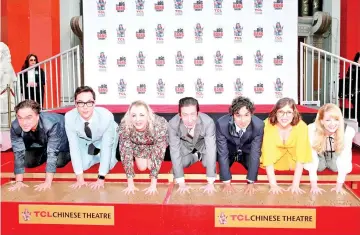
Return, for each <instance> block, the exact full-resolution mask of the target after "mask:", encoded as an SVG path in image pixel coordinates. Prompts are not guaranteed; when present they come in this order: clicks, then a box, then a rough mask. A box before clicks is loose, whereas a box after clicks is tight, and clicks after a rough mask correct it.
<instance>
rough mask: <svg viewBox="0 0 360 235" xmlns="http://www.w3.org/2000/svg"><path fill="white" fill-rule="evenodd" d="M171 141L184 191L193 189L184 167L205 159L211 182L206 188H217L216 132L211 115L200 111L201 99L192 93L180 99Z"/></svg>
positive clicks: (177, 176)
mask: <svg viewBox="0 0 360 235" xmlns="http://www.w3.org/2000/svg"><path fill="white" fill-rule="evenodd" d="M169 145H170V155H171V162H172V165H173V173H174V177H175V181H176V183H178V184H179V189H178V191H180V193H184V192H189V189H190V187H188V186H186V184H185V180H184V169H183V168H185V167H189V166H191V165H192V164H194V163H196V162H198V161H201V162H202V165H203V166H204V167H205V168H206V176H207V181H208V184H207V185H206V186H204V187H202V189H203V190H204V192H207V193H209V194H211V193H213V192H215V191H216V190H215V187H214V181H215V179H216V136H215V123H214V121H213V119H212V118H211V117H209V116H208V115H206V114H204V113H201V112H199V103H198V101H197V100H196V99H194V98H192V97H185V98H182V99H180V101H179V114H177V115H176V116H174V117H173V118H172V119H171V120H170V121H169Z"/></svg>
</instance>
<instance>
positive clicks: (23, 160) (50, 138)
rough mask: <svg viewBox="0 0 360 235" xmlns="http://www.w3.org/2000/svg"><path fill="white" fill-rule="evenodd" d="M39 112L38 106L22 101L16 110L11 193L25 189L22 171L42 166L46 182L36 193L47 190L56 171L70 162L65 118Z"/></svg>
mask: <svg viewBox="0 0 360 235" xmlns="http://www.w3.org/2000/svg"><path fill="white" fill-rule="evenodd" d="M40 110H41V109H40V104H39V103H37V102H36V101H34V100H24V101H22V102H20V103H19V104H18V105H17V106H16V107H15V113H16V119H15V120H14V121H13V122H12V124H11V129H10V137H11V145H12V149H13V152H14V155H15V160H14V163H15V169H14V171H15V172H14V173H15V180H16V182H15V184H13V185H12V186H11V187H10V188H9V190H10V191H14V190H20V188H22V187H28V186H27V185H26V184H24V183H23V175H24V172H25V167H26V168H33V167H37V166H40V165H42V164H43V163H44V162H46V176H45V182H44V183H42V184H39V185H36V186H35V190H38V191H42V190H46V189H49V188H51V183H52V180H53V177H54V174H55V172H56V168H60V167H64V166H65V165H66V164H67V163H68V162H69V161H70V153H69V142H68V139H67V136H66V132H65V121H64V116H63V115H61V114H57V113H50V112H40Z"/></svg>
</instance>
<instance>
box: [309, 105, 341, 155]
mask: <svg viewBox="0 0 360 235" xmlns="http://www.w3.org/2000/svg"><path fill="white" fill-rule="evenodd" d="M326 112H330V113H331V117H332V118H335V119H336V120H339V127H338V129H337V130H336V132H335V135H334V146H335V152H336V153H339V152H341V151H342V150H343V148H344V118H343V116H342V113H341V110H340V109H339V107H338V106H336V105H335V104H325V105H323V106H322V107H321V108H320V109H319V111H318V113H317V115H316V120H315V128H316V129H315V138H314V144H313V146H312V147H313V149H314V150H315V151H316V152H317V153H323V152H325V151H326V135H325V127H324V125H323V124H322V123H321V120H323V119H324V116H325V113H326Z"/></svg>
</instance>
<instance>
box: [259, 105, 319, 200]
mask: <svg viewBox="0 0 360 235" xmlns="http://www.w3.org/2000/svg"><path fill="white" fill-rule="evenodd" d="M264 122H265V127H264V138H263V145H262V149H261V151H262V155H261V158H260V162H261V166H262V167H266V173H267V177H268V180H269V183H270V187H271V189H270V192H272V193H274V194H278V193H282V191H284V189H283V188H281V187H279V186H278V185H277V183H276V177H275V172H274V170H284V171H287V170H294V169H295V173H294V179H293V182H292V186H290V187H289V188H288V189H287V190H290V191H291V192H292V193H300V194H302V193H304V192H305V191H304V190H302V189H300V187H299V184H300V178H301V175H302V171H303V164H304V163H309V162H311V161H312V155H311V145H310V141H309V137H308V128H307V125H306V123H305V122H304V121H302V120H301V116H300V113H299V111H298V110H297V108H296V104H295V101H294V100H293V99H291V98H282V99H280V100H278V102H277V103H276V105H275V107H274V108H273V110H272V111H271V112H270V114H269V117H268V118H267V119H266V120H265V121H264ZM287 190H286V191H287Z"/></svg>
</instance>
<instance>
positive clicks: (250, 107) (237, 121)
mask: <svg viewBox="0 0 360 235" xmlns="http://www.w3.org/2000/svg"><path fill="white" fill-rule="evenodd" d="M254 110H255V107H254V104H253V103H252V102H251V101H250V100H249V99H248V98H246V97H237V98H235V99H233V101H232V104H231V107H230V110H229V111H230V114H227V115H225V116H223V117H221V118H219V119H218V120H217V122H216V146H217V153H218V162H219V166H220V180H221V181H223V182H224V184H225V187H224V191H227V192H233V191H234V188H233V187H232V185H231V183H230V181H231V172H230V167H231V165H232V164H233V163H234V162H239V163H241V164H242V165H243V166H244V167H245V169H247V171H248V173H247V177H246V179H247V183H248V184H247V187H246V189H245V194H250V195H251V194H253V193H254V192H255V188H254V182H255V181H256V180H257V175H258V169H259V165H260V156H261V146H262V141H263V135H264V122H263V121H262V120H261V119H259V118H258V117H256V116H254V115H253V114H254Z"/></svg>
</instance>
